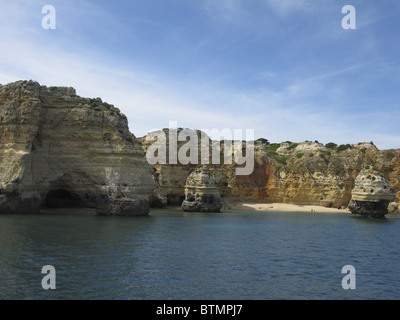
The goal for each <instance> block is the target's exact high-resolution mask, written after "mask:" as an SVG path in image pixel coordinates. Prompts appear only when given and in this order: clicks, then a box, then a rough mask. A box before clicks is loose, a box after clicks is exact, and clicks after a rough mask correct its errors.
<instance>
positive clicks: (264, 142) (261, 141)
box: [256, 138, 269, 146]
mask: <svg viewBox="0 0 400 320" xmlns="http://www.w3.org/2000/svg"><path fill="white" fill-rule="evenodd" d="M256 141H257V142H260V143H261V144H262V145H264V146H267V145H269V141H268V140H267V139H264V138H259V139H257V140H256Z"/></svg>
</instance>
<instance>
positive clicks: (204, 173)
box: [182, 165, 222, 212]
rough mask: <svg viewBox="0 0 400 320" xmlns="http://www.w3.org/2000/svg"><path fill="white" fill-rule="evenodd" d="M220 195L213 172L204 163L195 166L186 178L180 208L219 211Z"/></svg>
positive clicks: (191, 210) (196, 210) (190, 210)
mask: <svg viewBox="0 0 400 320" xmlns="http://www.w3.org/2000/svg"><path fill="white" fill-rule="evenodd" d="M221 207H222V202H221V196H220V193H219V189H218V186H217V184H216V182H215V177H214V174H213V173H212V172H211V171H210V170H209V169H208V167H207V166H206V165H201V166H199V167H198V168H196V169H195V170H194V171H193V172H192V173H191V174H190V175H189V176H188V178H187V180H186V186H185V200H184V201H183V202H182V209H183V210H184V211H188V212H220V211H221Z"/></svg>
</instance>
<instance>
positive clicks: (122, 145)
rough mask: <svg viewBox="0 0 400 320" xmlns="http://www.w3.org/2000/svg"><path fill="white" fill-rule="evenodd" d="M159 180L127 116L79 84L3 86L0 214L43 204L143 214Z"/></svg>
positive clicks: (0, 94) (26, 210)
mask: <svg viewBox="0 0 400 320" xmlns="http://www.w3.org/2000/svg"><path fill="white" fill-rule="evenodd" d="M154 188H155V182H154V179H153V177H152V171H151V167H150V166H149V165H148V163H147V161H146V159H145V157H144V152H143V150H142V148H141V145H140V143H139V142H138V141H137V139H136V138H135V136H134V135H133V134H131V133H130V132H129V129H128V122H127V118H126V117H125V116H124V115H123V114H121V112H120V111H119V110H118V109H117V108H115V107H113V106H112V105H109V104H107V103H104V102H102V101H101V99H100V98H97V99H88V98H81V97H79V96H77V95H76V92H75V90H74V89H73V88H60V87H46V86H40V85H39V84H38V83H37V82H33V81H22V82H16V83H11V84H8V85H4V86H0V213H36V212H39V210H40V208H41V207H43V206H50V207H57V206H62V207H73V206H80V207H92V208H96V211H97V213H98V214H101V215H145V214H147V213H148V212H149V208H150V201H151V197H152V196H153V190H154Z"/></svg>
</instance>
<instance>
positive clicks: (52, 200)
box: [42, 189, 87, 209]
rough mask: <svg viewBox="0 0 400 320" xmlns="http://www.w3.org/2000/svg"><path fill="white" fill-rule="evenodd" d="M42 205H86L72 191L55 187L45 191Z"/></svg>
mask: <svg viewBox="0 0 400 320" xmlns="http://www.w3.org/2000/svg"><path fill="white" fill-rule="evenodd" d="M42 207H46V208H57V209H59V208H83V207H87V206H86V205H85V203H84V201H83V200H82V199H81V198H80V197H78V195H76V194H75V193H74V192H70V191H68V190H66V189H55V190H51V191H49V192H48V193H47V195H46V198H45V199H44V201H43V204H42Z"/></svg>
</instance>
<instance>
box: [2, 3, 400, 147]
mask: <svg viewBox="0 0 400 320" xmlns="http://www.w3.org/2000/svg"><path fill="white" fill-rule="evenodd" d="M347 4H351V5H353V6H354V7H355V9H356V18H357V20H356V22H357V24H356V27H357V28H356V30H344V29H343V28H342V25H341V21H342V18H343V17H344V16H345V15H344V14H342V12H341V10H342V7H343V6H344V5H347ZM44 5H53V6H54V7H55V9H56V23H57V24H56V27H57V28H56V29H55V30H44V29H43V28H42V25H41V22H42V18H43V17H44V16H45V15H44V14H42V12H41V10H42V7H43V6H44ZM0 9H1V10H0V43H1V46H0V83H1V84H5V83H8V82H12V81H16V80H20V79H32V80H36V81H38V82H40V83H41V84H43V85H48V86H53V85H60V86H72V87H74V88H76V90H77V93H78V94H79V95H81V96H85V97H101V98H102V99H103V101H107V102H109V103H111V104H114V105H115V106H116V107H118V108H120V109H121V111H122V112H123V113H125V114H126V115H127V117H128V120H129V125H130V129H131V131H132V132H133V133H134V134H135V135H136V136H143V135H145V134H146V133H147V132H149V131H151V130H153V129H160V128H164V127H168V125H169V121H177V122H178V126H180V127H188V128H196V129H219V130H222V129H224V128H229V129H243V130H245V129H254V130H255V137H256V138H258V137H264V138H267V139H269V140H270V141H271V142H281V141H286V140H290V141H296V142H301V141H304V140H312V141H314V140H318V141H320V142H323V143H327V142H331V141H333V142H336V143H338V144H339V143H357V142H362V141H374V143H375V144H376V145H377V146H378V147H379V148H381V149H387V148H400V128H399V122H400V108H399V101H400V72H399V71H400V45H399V33H400V1H397V0H385V1H372V0H362V1H361V0H358V1H356V0H347V1H340V0H324V1H321V0H130V1H128V0H117V1H103V0H100V1H99V0H80V1H78V0H68V1H66V0H64V1H59V0H58V1H57V0H46V1H39V0H29V1H28V0H20V1H18V0H15V1H9V0H0Z"/></svg>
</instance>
